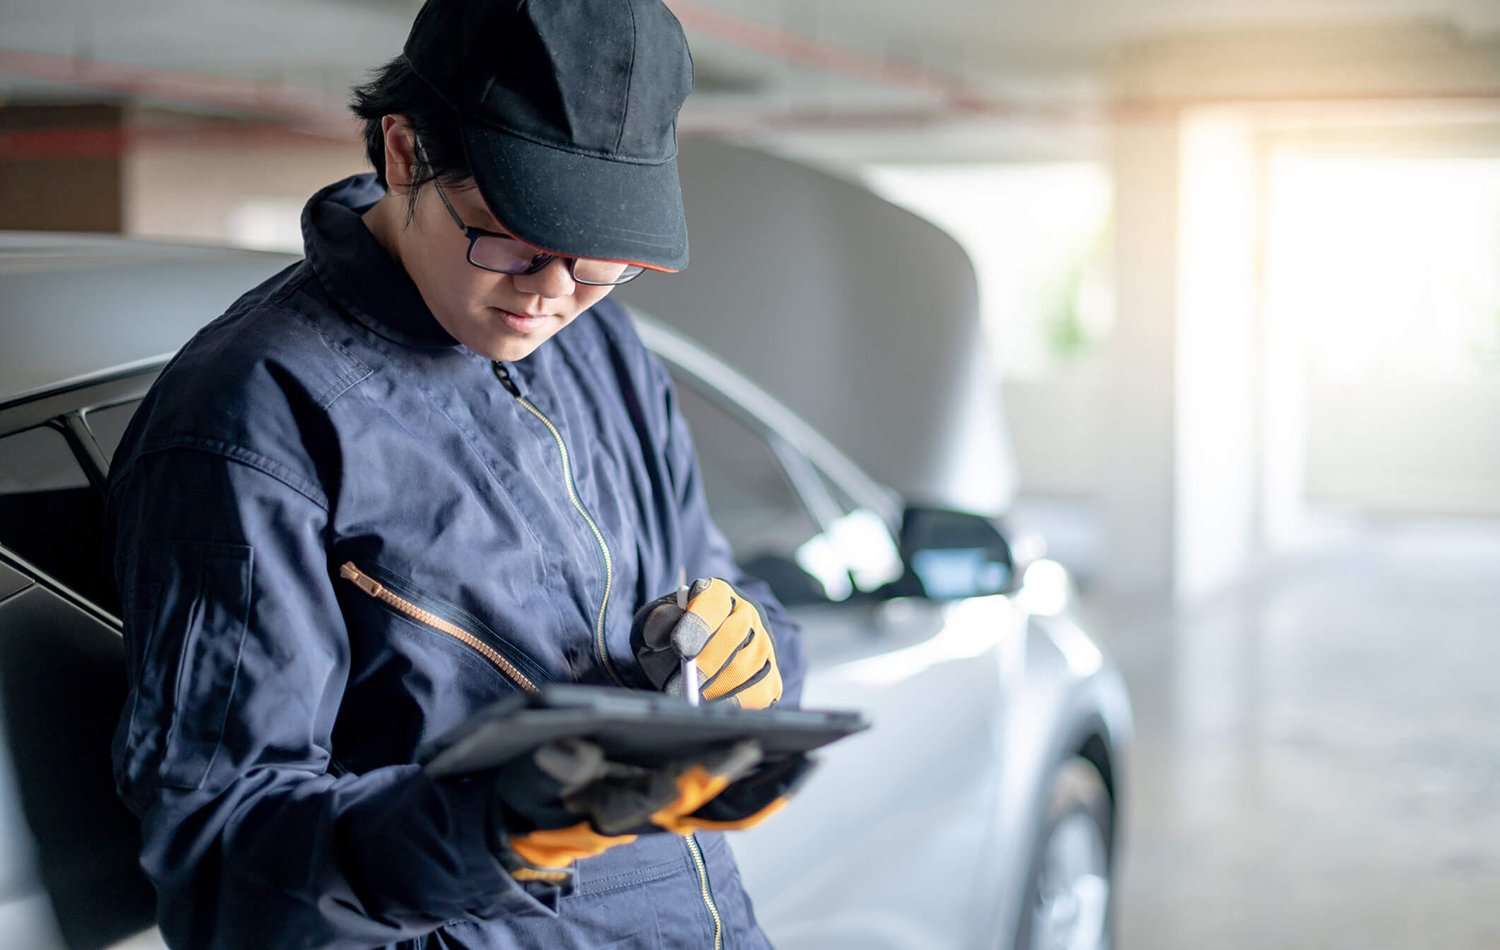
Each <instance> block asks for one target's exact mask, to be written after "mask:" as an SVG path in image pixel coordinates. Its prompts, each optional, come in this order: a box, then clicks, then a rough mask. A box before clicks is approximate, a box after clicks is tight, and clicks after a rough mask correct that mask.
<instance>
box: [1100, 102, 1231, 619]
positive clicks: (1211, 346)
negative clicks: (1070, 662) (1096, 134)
mask: <svg viewBox="0 0 1500 950" xmlns="http://www.w3.org/2000/svg"><path fill="white" fill-rule="evenodd" d="M1113 163H1114V174H1115V194H1116V248H1115V259H1116V264H1115V266H1116V287H1117V295H1118V296H1117V317H1116V326H1115V330H1114V334H1113V337H1112V340H1111V347H1112V350H1111V353H1110V359H1109V364H1110V367H1111V369H1110V372H1109V375H1108V381H1107V383H1106V385H1105V398H1104V400H1103V404H1102V406H1101V412H1102V415H1103V418H1104V419H1105V428H1104V433H1105V434H1104V437H1103V439H1102V444H1101V449H1102V451H1103V455H1102V460H1103V463H1104V464H1103V468H1102V476H1103V480H1102V484H1103V499H1102V501H1103V504H1102V506H1101V511H1102V513H1103V527H1104V551H1105V560H1104V563H1103V564H1102V565H1101V571H1100V573H1101V581H1102V583H1103V584H1104V585H1105V586H1106V587H1108V588H1110V589H1111V590H1113V591H1116V592H1120V593H1141V594H1169V595H1172V596H1177V597H1191V596H1194V595H1198V594H1203V593H1207V592H1209V591H1211V590H1213V589H1215V588H1217V587H1219V586H1221V585H1223V584H1224V583H1226V582H1228V581H1230V580H1232V579H1233V578H1234V577H1235V576H1236V575H1238V574H1239V573H1240V572H1241V571H1242V570H1243V569H1244V568H1245V567H1246V566H1247V564H1249V563H1250V560H1251V559H1252V558H1253V557H1254V555H1255V552H1256V549H1257V546H1256V531H1255V524H1256V521H1255V519H1256V512H1257V506H1258V503H1259V497H1260V496H1259V491H1260V483H1259V471H1258V468H1257V464H1258V458H1259V444H1258V432H1259V430H1258V427H1257V419H1258V411H1257V399H1256V397H1257V391H1256V387H1255V383H1256V378H1257V371H1258V366H1259V360H1258V356H1257V352H1258V348H1259V342H1260V341H1259V337H1258V335H1257V334H1256V332H1255V328H1256V314H1257V312H1258V303H1257V300H1256V287H1257V280H1256V271H1255V235H1256V226H1257V223H1256V195H1255V186H1256V175H1255V162H1254V149H1253V138H1252V131H1251V129H1250V127H1249V124H1248V123H1247V122H1246V121H1245V120H1243V119H1240V118H1237V117H1235V116H1234V115H1232V114H1227V113H1200V114H1187V115H1177V116H1162V117H1158V118H1152V119H1149V120H1140V121H1128V122H1124V123H1122V124H1121V126H1120V127H1119V129H1118V131H1117V135H1116V139H1115V143H1114V154H1113Z"/></svg>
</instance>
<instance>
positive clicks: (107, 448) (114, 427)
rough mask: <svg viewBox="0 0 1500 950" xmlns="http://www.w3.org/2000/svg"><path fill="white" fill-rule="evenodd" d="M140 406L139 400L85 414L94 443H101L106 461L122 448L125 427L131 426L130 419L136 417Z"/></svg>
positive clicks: (85, 420)
mask: <svg viewBox="0 0 1500 950" xmlns="http://www.w3.org/2000/svg"><path fill="white" fill-rule="evenodd" d="M140 405H141V401H140V400H139V399H133V400H131V401H130V402H122V403H120V404H119V405H117V406H106V407H104V408H103V409H90V410H89V411H88V412H87V413H85V414H84V417H83V421H84V422H85V423H87V424H88V427H89V431H90V432H92V433H93V434H94V441H95V442H97V443H99V451H101V452H103V453H104V459H105V461H110V460H112V459H113V458H114V457H115V449H117V448H119V447H120V439H121V438H123V437H124V435H125V427H126V426H127V425H129V424H130V417H131V416H134V415H135V411H136V409H137V408H139V407H140Z"/></svg>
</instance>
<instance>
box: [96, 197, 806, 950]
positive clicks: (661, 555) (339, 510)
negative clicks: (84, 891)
mask: <svg viewBox="0 0 1500 950" xmlns="http://www.w3.org/2000/svg"><path fill="white" fill-rule="evenodd" d="M383 194H384V192H383V190H382V189H381V187H380V186H379V185H378V184H376V183H375V181H374V176H373V174H370V173H366V174H362V175H355V176H352V177H349V178H346V179H344V180H342V181H338V182H335V183H333V184H331V185H329V186H327V187H325V188H324V189H322V190H321V191H319V192H318V193H317V194H315V195H313V196H312V198H311V199H310V200H309V201H308V203H307V205H306V208H305V209H304V211H303V217H302V228H303V236H304V241H305V259H304V260H301V261H299V262H297V263H295V264H293V265H291V266H289V267H287V268H286V269H284V270H282V271H281V272H280V273H278V274H276V275H275V276H273V277H271V278H270V279H268V280H266V281H265V282H264V283H262V284H261V285H260V286H258V287H255V288H254V289H252V290H250V291H249V292H247V293H246V294H245V295H244V296H242V297H241V298H240V299H239V300H237V301H236V302H235V303H234V304H233V305H232V306H230V308H229V309H228V310H227V312H225V313H224V314H223V315H222V316H220V317H219V318H217V319H215V320H214V321H213V322H212V323H210V324H208V325H207V326H205V327H204V328H203V329H202V330H201V331H199V332H198V333H197V334H196V335H195V336H194V337H193V338H192V340H191V341H190V342H189V343H188V344H187V345H186V346H185V347H184V348H183V349H182V350H181V351H180V352H179V353H178V354H177V355H176V356H175V357H174V358H173V360H172V361H171V363H170V364H169V365H168V366H167V368H166V369H165V371H164V372H163V373H162V374H161V376H160V377H159V378H158V380H157V381H156V383H155V384H154V385H153V386H152V389H151V392H150V394H149V395H148V396H147V398H146V400H145V402H144V403H143V404H142V406H141V408H140V410H139V411H138V412H137V414H136V416H135V418H134V420H133V421H132V423H131V425H130V428H129V431H128V432H127V433H126V435H125V438H124V440H123V442H122V444H121V446H120V448H119V450H118V452H117V454H116V456H115V460H114V465H113V467H112V469H111V471H110V493H109V498H110V511H111V516H112V519H113V525H114V530H115V535H116V545H115V551H114V557H115V560H114V569H115V576H116V579H117V581H118V584H119V587H120V592H121V595H122V601H123V614H122V615H123V617H124V620H125V640H126V648H127V657H128V671H129V681H130V691H129V696H128V699H127V702H126V705H125V708H124V709H123V711H122V714H121V717H120V720H119V725H118V728H117V730H116V733H115V740H114V745H113V759H114V767H115V779H116V782H117V786H118V789H119V792H120V794H121V795H122V797H123V798H124V799H125V801H126V802H127V803H128V804H129V806H130V807H131V809H132V811H133V812H134V813H135V814H136V815H137V816H139V818H140V819H141V823H142V829H143V835H144V845H143V850H142V855H141V861H142V864H143V866H144V868H145V870H146V871H147V873H148V874H149V876H150V877H151V879H152V881H153V882H154V883H155V885H156V887H157V890H158V894H159V912H160V925H161V929H162V932H163V934H164V935H165V937H166V939H167V940H168V942H169V943H170V944H171V945H172V946H174V947H193V948H200V947H226V948H227V947H246V948H251V947H253V948H257V950H264V948H271V947H292V946H296V947H304V946H305V947H313V946H317V947H323V946H337V947H375V946H388V945H396V946H401V947H483V948H501V947H507V948H509V947H546V948H567V947H577V948H590V950H597V948H601V947H619V948H624V947H658V946H671V947H689V946H691V947H704V948H708V947H712V946H713V945H714V935H715V931H716V928H720V929H721V933H722V937H723V942H724V945H725V946H728V947H746V948H748V947H762V946H766V945H767V944H766V940H765V937H764V935H763V934H762V933H761V931H760V928H759V927H758V926H757V924H756V921H755V917H754V914H753V912H752V909H751V904H750V900H749V898H748V897H747V896H746V894H745V892H744V889H743V888H742V886H741V883H740V877H739V873H738V870H737V869H736V867H735V862H734V858H733V856H732V855H731V853H730V850H729V848H728V846H727V845H726V843H725V842H724V840H723V837H722V835H719V834H699V835H697V836H696V838H682V837H678V836H676V835H671V834H659V835H648V836H642V837H641V838H640V839H639V840H638V841H637V842H635V843H634V844H631V845H627V846H623V847H618V848H615V849H613V850H611V851H609V852H606V853H605V854H603V855H601V856H599V857H597V858H592V859H589V860H587V861H583V862H580V864H579V870H578V876H577V879H578V886H577V889H576V891H575V892H574V893H572V894H568V895H560V894H558V893H555V892H554V893H550V894H549V893H543V894H542V895H541V896H540V897H538V896H535V895H533V894H532V893H528V892H527V891H525V890H523V889H522V888H521V887H520V886H519V885H517V883H516V882H515V881H513V880H512V879H511V878H510V877H509V875H507V874H506V872H505V871H504V870H503V869H502V867H501V865H500V863H499V862H498V861H497V859H496V857H495V855H494V853H493V852H492V851H491V850H490V848H489V846H488V845H487V843H486V842H487V835H486V822H487V820H488V801H489V799H488V796H487V794H486V791H487V787H486V783H485V782H484V781H482V780H479V779H467V778H454V779H441V780H433V779H431V778H429V777H427V776H426V775H424V773H423V772H422V770H421V767H420V766H418V765H416V764H413V754H414V750H415V749H416V748H417V747H418V746H419V745H420V744H422V743H423V742H424V741H426V740H428V739H431V738H433V737H435V736H437V735H439V734H441V733H442V732H444V731H445V730H447V729H449V728H451V727H452V726H454V725H455V724H457V723H459V722H461V721H463V720H464V719H465V718H466V717H468V716H469V715H470V714H471V713H473V712H474V711H475V710H477V709H479V708H480V707H482V706H484V705H485V704H487V703H490V702H492V701H494V700H495V699H497V698H498V697H501V696H504V695H506V694H507V693H510V692H511V691H513V690H515V689H517V688H518V686H519V685H520V683H521V682H522V681H531V682H533V683H535V682H541V681H549V682H553V681H555V682H578V683H592V684H606V685H619V686H625V687H632V688H641V689H649V688H651V686H650V683H649V682H647V681H646V679H645V678H644V676H643V674H642V673H641V672H640V670H639V668H638V667H637V665H636V663H635V660H634V658H633V655H632V651H631V647H630V641H629V633H630V626H631V620H632V616H633V614H634V612H635V610H636V608H637V607H638V606H639V605H641V604H644V603H645V602H647V601H648V600H650V599H652V598H654V597H656V596H658V595H660V594H662V593H664V592H667V591H670V590H672V589H673V588H674V586H675V584H676V572H677V565H678V564H679V563H682V564H684V565H685V566H686V568H687V571H688V574H689V576H691V577H708V576H718V577H723V578H725V579H727V580H729V581H730V582H731V583H732V584H734V585H735V586H736V587H738V588H740V589H741V590H743V591H744V592H745V593H746V594H747V595H748V596H749V597H751V598H752V599H754V600H756V601H757V602H758V603H759V605H760V606H761V607H762V609H763V611H764V614H765V617H766V620H767V622H768V627H769V629H770V631H771V633H772V636H773V638H774V639H775V642H776V653H777V657H778V659H779V664H780V667H781V671H782V676H783V679H784V681H785V686H786V691H785V696H784V699H783V702H784V703H786V704H796V703H797V701H798V699H799V696H800V692H801V685H802V678H803V666H804V661H803V657H802V652H801V649H800V641H799V632H798V629H797V627H796V625H795V624H794V623H793V622H792V621H790V620H789V619H788V617H787V615H786V614H785V612H784V610H783V609H782V608H781V606H780V605H779V604H778V603H777V601H776V598H775V597H774V596H773V595H772V594H771V592H770V590H769V589H768V588H767V587H766V586H765V585H764V584H762V583H761V582H759V581H757V580H755V579H752V578H750V577H748V576H746V575H745V574H743V573H742V572H741V571H740V570H739V569H738V567H737V566H736V564H735V562H734V560H733V558H732V555H731V552H730V549H729V547H728V545H727V544H726V542H725V540H724V537H723V536H722V535H721V534H720V532H719V531H718V529H717V528H716V527H715V526H714V524H713V522H712V521H711V520H710V517H709V514H708V511H707V508H706V506H705V502H704V495H703V490H702V486H701V484H700V482H699V474H698V467H697V464H696V460H695V456H694V451H693V446H692V443H691V441H690V439H689V435H688V431H687V428H686V426H685V424H684V422H683V419H682V416H681V415H680V414H679V412H678V409H677V406H676V402H675V398H674V393H673V388H672V384H671V382H670V380H669V378H668V376H667V374H666V372H665V370H664V369H663V367H662V365H661V363H660V362H659V361H658V360H657V359H656V358H655V357H654V356H653V355H652V354H651V353H650V352H648V351H647V350H646V348H645V347H644V346H643V345H642V343H641V341H640V338H639V337H638V336H637V334H636V331H635V328H634V327H633V325H632V322H631V318H630V316H629V314H628V313H627V312H626V311H625V310H624V308H623V307H621V306H620V305H619V304H618V303H616V302H614V301H611V300H609V299H608V298H606V299H605V300H603V301H601V302H599V303H598V304H596V305H595V306H594V307H593V308H592V309H590V310H589V311H587V312H585V313H584V314H582V315H580V316H579V317H578V318H577V319H576V320H575V321H573V323H571V324H570V325H569V326H567V327H565V328H564V329H563V330H562V331H560V332H559V333H558V334H557V335H556V336H555V337H554V338H553V339H551V340H549V341H547V342H546V343H544V344H542V346H540V347H539V348H538V349H537V350H536V351H535V352H534V353H532V354H531V355H530V356H528V357H527V358H525V359H523V360H519V361H515V362H509V363H492V362H491V361H490V360H489V359H487V358H485V357H483V356H480V355H478V354H476V353H474V352H473V351H471V350H469V349H467V348H466V347H464V346H462V345H460V344H458V343H457V342H456V341H455V340H454V339H453V338H451V337H450V336H449V335H448V334H447V333H446V332H445V331H444V330H443V329H442V327H441V326H440V325H439V324H438V323H437V322H436V320H435V319H434V318H433V316H432V314H431V313H430V311H429V310H428V309H427V307H426V305H425V304H424V303H423V301H422V298H421V296H420V295H419V293H418V291H417V288H416V286H415V285H414V284H413V283H412V282H411V280H410V278H409V277H408V276H407V275H406V273H405V271H404V270H403V269H402V268H401V267H400V265H399V264H398V263H397V262H396V261H395V260H394V259H393V258H392V257H391V256H390V255H389V254H388V253H387V252H386V251H385V249H384V248H383V247H381V245H380V244H379V243H377V242H376V240H375V238H374V237H373V235H371V234H370V232H369V231H368V229H366V227H365V226H364V224H363V222H362V221H361V219H360V217H359V213H360V212H361V211H363V210H365V209H366V208H367V207H368V206H369V205H371V204H372V203H374V202H375V201H376V200H377V199H379V198H380V197H381V196H382V195H383ZM455 630H456V631H459V633H462V634H467V635H468V639H465V638H464V637H462V636H458V635H455V634H454V632H453V631H455Z"/></svg>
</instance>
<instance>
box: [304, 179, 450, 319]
mask: <svg viewBox="0 0 1500 950" xmlns="http://www.w3.org/2000/svg"><path fill="white" fill-rule="evenodd" d="M385 193H386V192H385V189H384V188H382V187H381V186H380V185H379V184H378V183H377V182H376V181H375V173H374V172H364V173H362V174H358V175H350V176H349V177H348V178H344V179H341V180H339V181H336V182H333V183H332V184H330V185H326V186H324V187H323V188H321V189H319V190H318V191H317V192H315V193H314V194H313V196H312V197H311V198H309V199H308V200H307V204H306V205H305V206H304V207H303V209H302V242H303V250H304V253H305V254H306V256H307V261H308V263H309V264H311V265H312V269H313V271H314V272H315V273H316V274H317V275H318V279H319V280H320V281H322V283H323V285H324V286H325V287H327V288H328V292H329V293H330V294H332V295H333V296H334V297H335V298H337V299H338V301H339V303H340V304H342V305H343V306H344V308H345V309H347V310H348V311H349V313H350V315H352V316H353V317H354V318H355V319H356V320H358V321H359V322H360V323H363V324H364V325H365V326H367V327H369V328H370V329H371V330H373V331H375V332H376V333H378V334H380V335H381V336H383V337H385V338H386V339H388V340H392V341H394V342H396V343H400V344H403V345H405V346H415V347H455V346H460V345H461V344H460V343H459V342H458V341H457V340H455V339H454V338H453V337H452V336H451V335H450V334H449V333H448V331H447V330H444V329H443V326H442V324H440V323H438V321H437V318H436V317H434V316H433V315H432V311H431V310H429V309H427V302H426V301H424V300H423V299H422V294H421V292H420V291H418V290H417V285H416V284H414V283H413V282H412V279H411V277H410V276H408V275H407V273H406V269H405V268H403V267H402V266H401V263H400V262H399V261H397V260H396V259H395V258H393V257H392V256H391V255H390V253H389V252H388V251H387V250H386V249H385V248H384V247H383V246H381V244H380V242H379V241H377V240H376V239H375V235H373V234H371V233H370V229H369V228H367V227H365V223H364V221H363V220H361V219H360V215H361V214H362V213H363V212H364V211H366V210H368V209H369V207H370V206H371V205H373V204H374V203H375V202H377V201H379V200H380V199H381V198H383V197H385Z"/></svg>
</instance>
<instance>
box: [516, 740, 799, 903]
mask: <svg viewBox="0 0 1500 950" xmlns="http://www.w3.org/2000/svg"><path fill="white" fill-rule="evenodd" d="M811 765H812V763H811V760H809V759H808V758H807V757H806V756H800V755H798V756H790V757H787V758H782V759H778V760H777V761H776V762H774V763H769V762H763V761H762V757H761V751H760V745H759V744H758V743H757V742H756V741H755V740H753V739H746V740H743V741H741V742H739V743H737V744H735V745H734V746H732V747H730V748H729V749H727V750H723V751H719V752H714V753H708V754H704V755H702V756H699V757H697V758H694V759H690V760H679V761H674V762H669V763H666V764H662V765H649V766H646V765H638V764H631V763H624V762H615V761H611V760H609V759H607V758H606V757H605V755H604V752H603V750H602V749H600V748H599V746H598V745H596V744H594V743H592V742H589V741H587V740H583V739H565V740H558V741H556V742H552V743H548V744H547V745H544V746H542V747H540V748H538V749H537V750H536V751H535V752H533V753H531V754H529V755H523V756H520V757H518V758H517V759H515V760H513V761H511V762H509V763H506V764H505V765H503V766H501V767H499V768H498V769H497V770H496V774H495V784H494V795H495V797H494V801H493V804H492V808H491V838H492V840H491V845H492V847H493V848H494V850H495V852H496V853H497V854H498V855H499V856H500V859H501V862H502V863H503V864H504V865H505V867H506V869H507V870H508V871H509V872H510V874H511V876H512V877H514V878H515V879H516V880H517V881H520V882H522V883H523V884H525V883H526V882H537V883H538V884H540V885H542V886H548V885H556V886H558V887H559V888H561V889H562V890H564V891H568V890H571V888H572V883H573V867H572V865H573V862H575V861H577V860H579V859H581V858H587V857H592V856H594V855H596V854H601V853H603V852H604V851H606V850H608V849H610V848H613V847H617V846H619V845H622V844H629V843H630V842H632V841H634V840H636V838H637V837H638V836H640V835H642V834H654V833H660V832H674V833H676V834H682V835H686V834H691V833H692V832H694V831H698V830H702V829H712V830H731V829H738V828H749V827H751V826H753V825H756V824H759V823H760V822H761V821H763V820H765V819H766V818H768V817H769V816H770V815H772V814H774V813H775V812H776V811H778V810H780V808H781V807H782V806H783V805H785V804H786V800H787V798H788V797H789V796H790V795H791V794H792V793H793V791H795V789H796V787H797V785H798V784H800V783H801V781H802V780H803V779H804V778H805V777H806V775H807V774H808V772H809V770H810V769H811Z"/></svg>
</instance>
